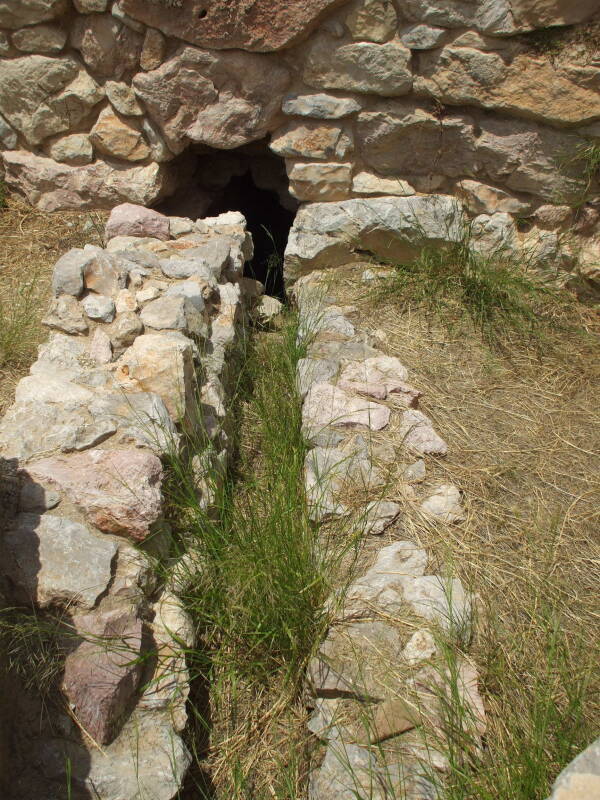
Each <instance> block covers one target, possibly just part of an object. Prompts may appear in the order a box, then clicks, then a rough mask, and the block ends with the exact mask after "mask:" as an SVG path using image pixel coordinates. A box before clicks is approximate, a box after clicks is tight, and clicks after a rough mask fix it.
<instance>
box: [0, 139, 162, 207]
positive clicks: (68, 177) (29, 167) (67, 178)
mask: <svg viewBox="0 0 600 800" xmlns="http://www.w3.org/2000/svg"><path fill="white" fill-rule="evenodd" d="M67 127H68V126H67ZM3 159H4V165H5V168H6V183H7V185H8V186H10V187H12V188H14V189H16V190H18V191H19V192H21V193H23V194H24V195H25V197H26V198H27V200H28V201H29V202H30V203H31V204H32V205H35V206H37V207H38V208H41V209H42V210H44V211H57V210H59V209H76V210H82V209H86V208H89V209H96V208H112V207H113V206H115V205H118V204H119V203H123V202H125V201H130V202H132V203H139V204H140V205H152V204H153V203H154V202H156V201H157V200H159V199H160V198H161V197H163V196H164V195H165V194H167V192H168V190H169V188H170V186H171V176H170V173H169V172H168V169H167V167H166V165H164V164H148V166H144V167H141V166H140V167H138V166H131V167H126V168H123V165H122V164H121V165H119V168H118V169H115V166H114V165H111V164H107V163H105V162H103V161H97V162H95V163H94V164H89V165H86V166H80V167H76V166H71V165H70V164H59V163H57V162H56V161H53V160H52V159H51V158H42V157H41V156H36V155H33V154H32V153H27V152H25V151H23V150H16V151H14V152H4V153H3Z"/></svg>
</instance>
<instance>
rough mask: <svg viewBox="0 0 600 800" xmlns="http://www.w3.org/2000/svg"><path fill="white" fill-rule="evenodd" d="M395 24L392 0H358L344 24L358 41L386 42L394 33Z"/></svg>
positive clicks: (396, 22)
mask: <svg viewBox="0 0 600 800" xmlns="http://www.w3.org/2000/svg"><path fill="white" fill-rule="evenodd" d="M397 25H398V15H397V14H396V9H395V8H394V4H393V2H392V0H358V2H355V3H354V4H353V6H352V7H351V10H350V13H349V14H348V16H347V17H346V26H347V28H348V30H349V31H350V33H351V35H352V38H353V39H356V40H358V41H367V42H379V43H383V42H387V41H388V40H389V39H391V38H392V37H393V36H394V34H395V33H396V27H397Z"/></svg>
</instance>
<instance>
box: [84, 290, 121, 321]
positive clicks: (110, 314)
mask: <svg viewBox="0 0 600 800" xmlns="http://www.w3.org/2000/svg"><path fill="white" fill-rule="evenodd" d="M81 304H82V306H83V310H84V311H85V313H86V314H87V315H88V317H89V318H90V319H94V320H97V321H98V322H112V321H113V319H114V318H115V311H116V309H115V303H114V301H113V299H112V297H106V296H105V295H102V294H89V295H88V296H87V297H86V298H84V300H83V301H82V303H81Z"/></svg>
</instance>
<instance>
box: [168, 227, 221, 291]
mask: <svg viewBox="0 0 600 800" xmlns="http://www.w3.org/2000/svg"><path fill="white" fill-rule="evenodd" d="M230 258H231V241H230V240H228V239H227V238H225V237H217V238H213V239H209V240H208V241H205V242H202V243H200V244H198V245H197V246H194V247H191V248H190V249H189V250H187V251H185V250H184V251H175V255H173V256H172V257H171V258H161V259H160V268H161V270H162V272H163V273H164V274H165V275H166V276H167V277H168V278H192V277H196V278H204V279H205V280H207V281H208V282H210V281H211V279H213V280H214V279H216V280H218V279H219V278H220V277H221V273H222V272H223V270H224V269H225V268H226V267H227V266H228V264H229V262H230Z"/></svg>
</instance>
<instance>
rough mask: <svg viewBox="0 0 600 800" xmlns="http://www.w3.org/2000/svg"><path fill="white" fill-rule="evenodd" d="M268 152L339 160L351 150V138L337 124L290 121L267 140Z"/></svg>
mask: <svg viewBox="0 0 600 800" xmlns="http://www.w3.org/2000/svg"><path fill="white" fill-rule="evenodd" d="M269 147H270V148H271V150H272V151H273V152H274V153H276V154H277V155H278V156H283V157H284V158H316V159H323V160H324V161H325V160H327V159H329V158H338V159H342V158H344V157H345V156H346V155H348V154H349V153H350V152H351V150H352V139H351V134H349V132H348V133H347V132H345V131H343V130H342V129H340V127H339V126H338V125H335V124H323V123H316V122H304V123H300V122H291V123H289V124H288V125H287V126H286V127H285V128H283V129H280V130H278V131H277V133H276V134H275V135H274V136H273V138H272V139H271V143H270V145H269Z"/></svg>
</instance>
